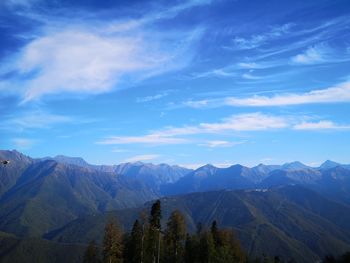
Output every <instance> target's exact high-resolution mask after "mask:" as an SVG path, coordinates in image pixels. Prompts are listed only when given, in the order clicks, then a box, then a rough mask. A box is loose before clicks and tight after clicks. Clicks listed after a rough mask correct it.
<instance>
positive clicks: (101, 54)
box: [2, 0, 210, 102]
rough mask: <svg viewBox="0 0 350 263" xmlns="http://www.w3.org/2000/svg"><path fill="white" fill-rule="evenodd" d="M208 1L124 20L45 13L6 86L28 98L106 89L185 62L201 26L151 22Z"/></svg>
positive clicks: (13, 63)
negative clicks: (165, 25)
mask: <svg viewBox="0 0 350 263" xmlns="http://www.w3.org/2000/svg"><path fill="white" fill-rule="evenodd" d="M18 1H19V0H18ZM20 2H21V1H20ZM209 3H210V1H204V0H203V1H194V0H193V1H188V2H185V3H182V4H179V5H175V6H172V7H171V8H168V9H165V10H159V11H157V12H154V13H150V14H148V15H146V16H144V17H141V18H140V19H134V20H132V19H128V20H124V21H111V20H106V19H105V20H104V21H103V20H101V21H97V22H96V21H95V22H92V21H86V22H82V21H77V20H73V19H71V20H70V19H69V18H62V19H60V18H57V17H53V18H52V20H50V19H46V20H45V19H44V21H41V22H42V23H44V25H43V26H42V28H40V30H37V32H41V33H39V34H38V33H37V34H36V35H34V36H32V37H31V38H29V39H28V42H27V44H25V46H24V47H23V48H22V49H21V50H20V51H19V52H18V53H17V54H16V55H15V56H14V57H13V58H12V59H10V60H9V61H11V62H10V65H7V66H6V67H4V68H6V70H8V71H10V72H16V76H15V77H14V78H9V79H8V80H7V81H6V82H5V83H2V86H4V85H5V86H7V87H9V88H11V89H13V88H14V87H15V86H21V87H23V88H21V90H19V91H18V92H19V93H21V95H22V97H23V102H27V101H31V100H34V99H38V98H40V97H42V96H44V95H47V94H59V93H77V94H82V93H84V94H99V93H104V92H108V91H111V90H113V89H114V88H116V87H119V86H121V85H123V86H125V85H127V84H128V83H129V82H131V80H132V81H133V82H137V81H138V80H143V79H145V78H149V77H152V76H155V75H159V74H162V73H164V72H168V71H172V70H176V69H179V68H182V67H184V66H186V65H187V64H188V63H189V62H190V60H191V57H192V55H191V53H192V50H191V48H192V44H193V43H194V42H196V40H197V39H198V37H199V35H201V29H199V28H195V29H193V30H188V31H184V30H182V31H181V32H179V31H176V30H174V31H173V32H171V31H169V30H167V31H161V30H157V31H154V30H155V29H151V27H149V24H151V23H153V22H155V21H156V20H159V19H165V18H170V17H172V16H176V15H177V14H178V13H180V12H181V11H183V10H186V9H187V8H192V7H196V6H200V5H205V4H209ZM102 21H103V22H102ZM175 31H176V32H175ZM3 70H4V69H2V71H3ZM18 82H20V83H18ZM15 83H16V84H17V85H15ZM18 84H20V85H18Z"/></svg>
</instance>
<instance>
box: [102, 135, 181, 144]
mask: <svg viewBox="0 0 350 263" xmlns="http://www.w3.org/2000/svg"><path fill="white" fill-rule="evenodd" d="M186 142H187V140H185V139H182V138H172V137H170V136H160V135H157V134H149V135H145V136H111V137H108V138H106V139H103V140H101V141H98V142H97V144H106V145H109V144H112V145H113V144H150V145H162V144H183V143H186Z"/></svg>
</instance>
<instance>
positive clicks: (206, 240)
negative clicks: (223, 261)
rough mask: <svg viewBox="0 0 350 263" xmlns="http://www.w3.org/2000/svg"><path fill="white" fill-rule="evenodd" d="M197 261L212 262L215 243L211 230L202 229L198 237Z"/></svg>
mask: <svg viewBox="0 0 350 263" xmlns="http://www.w3.org/2000/svg"><path fill="white" fill-rule="evenodd" d="M198 254H199V262H201V263H211V262H213V258H214V254H215V244H214V240H213V236H212V234H211V232H209V231H207V230H205V231H203V230H202V233H201V234H200V239H199V250H198Z"/></svg>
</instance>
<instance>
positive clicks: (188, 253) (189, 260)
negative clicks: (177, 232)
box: [184, 234, 200, 263]
mask: <svg viewBox="0 0 350 263" xmlns="http://www.w3.org/2000/svg"><path fill="white" fill-rule="evenodd" d="M184 253H185V255H184V261H185V263H199V262H200V261H199V257H198V255H199V238H198V235H193V236H191V235H189V234H187V235H186V242H185V252H184Z"/></svg>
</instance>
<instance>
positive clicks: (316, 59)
mask: <svg viewBox="0 0 350 263" xmlns="http://www.w3.org/2000/svg"><path fill="white" fill-rule="evenodd" d="M330 55H331V49H330V48H329V47H327V46H325V45H316V46H312V47H309V48H308V49H307V50H305V51H304V52H303V53H301V54H298V55H296V56H294V57H292V59H291V60H292V62H294V63H297V64H315V63H322V62H326V61H327V60H329V59H330Z"/></svg>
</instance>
